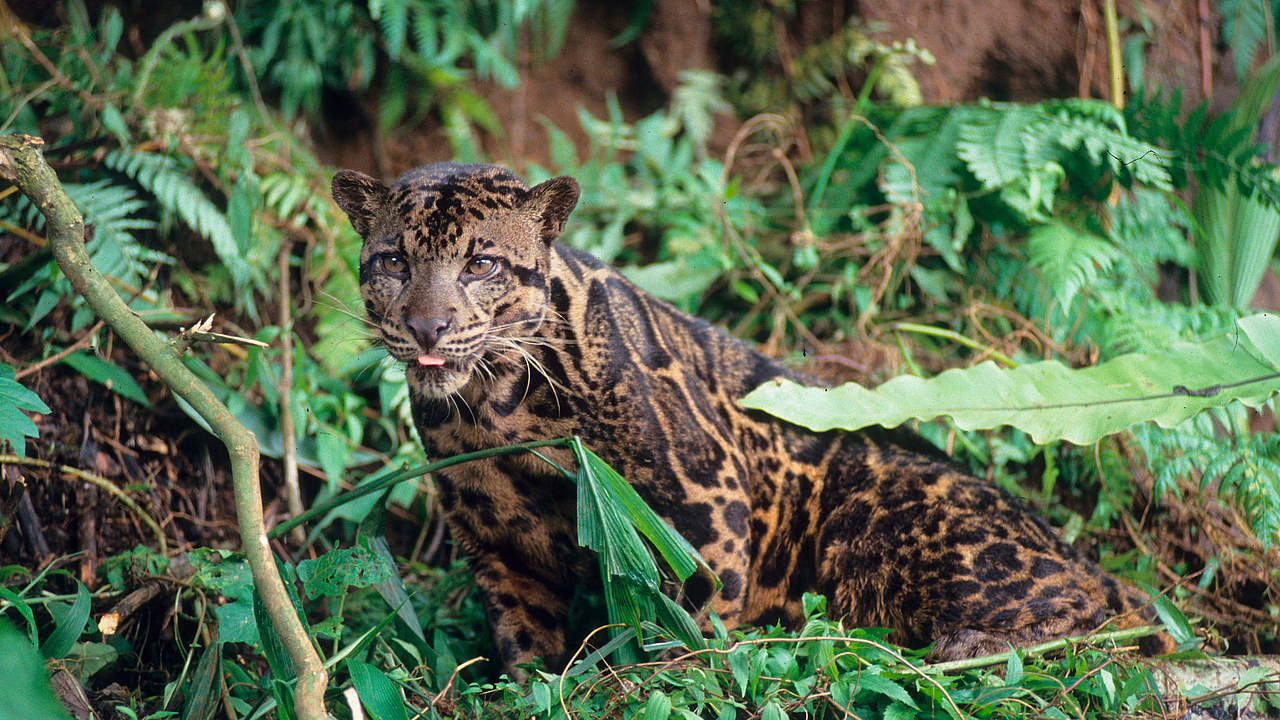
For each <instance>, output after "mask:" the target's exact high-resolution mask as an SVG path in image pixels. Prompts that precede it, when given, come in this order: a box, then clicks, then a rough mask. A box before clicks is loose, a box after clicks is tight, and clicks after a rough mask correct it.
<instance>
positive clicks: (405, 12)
mask: <svg viewBox="0 0 1280 720" xmlns="http://www.w3.org/2000/svg"><path fill="white" fill-rule="evenodd" d="M369 14H370V15H371V16H372V17H373V19H374V20H377V21H378V26H379V27H381V28H382V40H383V42H385V43H386V46H387V57H389V58H391V59H392V60H393V61H394V60H399V59H400V50H401V49H402V48H403V47H404V41H405V37H406V36H407V35H408V34H409V2H408V0H369Z"/></svg>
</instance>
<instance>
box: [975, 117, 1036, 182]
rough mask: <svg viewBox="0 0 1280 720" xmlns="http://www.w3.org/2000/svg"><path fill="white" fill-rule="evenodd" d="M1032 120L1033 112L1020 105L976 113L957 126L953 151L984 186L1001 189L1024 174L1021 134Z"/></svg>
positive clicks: (1025, 170) (1025, 167)
mask: <svg viewBox="0 0 1280 720" xmlns="http://www.w3.org/2000/svg"><path fill="white" fill-rule="evenodd" d="M1035 121H1036V113H1035V111H1034V110H1032V109H1030V108H1027V107H1024V106H1021V105H1011V106H1001V107H998V108H989V109H987V110H986V112H981V113H975V114H974V116H973V117H972V118H971V119H970V121H969V122H967V123H965V125H964V127H962V128H960V140H959V141H958V142H957V143H956V153H957V154H958V155H959V156H960V158H961V159H962V160H964V161H965V163H967V164H968V167H969V171H970V172H972V173H973V176H974V177H976V178H977V179H978V181H979V182H981V183H982V186H983V187H984V188H986V189H987V190H995V189H997V188H1000V187H1002V186H1004V185H1007V184H1009V183H1012V182H1014V181H1016V180H1017V179H1018V178H1019V177H1022V176H1023V175H1025V174H1026V173H1027V164H1026V160H1025V155H1024V146H1023V142H1022V136H1023V133H1025V132H1026V130H1027V128H1028V127H1029V126H1031V125H1032V123H1034V122H1035Z"/></svg>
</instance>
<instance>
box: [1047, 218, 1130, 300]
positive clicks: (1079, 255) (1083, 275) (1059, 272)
mask: <svg viewBox="0 0 1280 720" xmlns="http://www.w3.org/2000/svg"><path fill="white" fill-rule="evenodd" d="M1027 255H1028V259H1029V260H1030V261H1031V265H1032V266H1033V267H1035V268H1037V269H1039V270H1040V272H1041V274H1042V275H1043V276H1044V281H1045V284H1046V285H1047V286H1048V288H1049V290H1050V292H1052V293H1053V294H1054V296H1055V297H1056V298H1057V300H1058V303H1059V304H1060V305H1061V306H1062V307H1063V308H1066V307H1070V305H1071V301H1072V300H1074V299H1075V296H1076V293H1078V292H1079V291H1080V289H1081V288H1083V287H1086V286H1089V285H1092V284H1093V283H1094V282H1096V281H1097V279H1098V274H1099V273H1100V272H1105V271H1107V270H1109V269H1110V268H1111V265H1112V264H1113V263H1114V262H1115V261H1116V258H1117V256H1118V253H1117V251H1116V248H1115V246H1114V245H1112V244H1111V243H1109V242H1107V241H1106V240H1103V239H1102V238H1100V237H1098V236H1097V235H1094V234H1092V233H1088V232H1085V231H1083V230H1077V229H1075V228H1073V227H1071V226H1069V225H1066V224H1064V223H1061V222H1056V221H1055V222H1051V223H1047V224H1045V225H1040V226H1038V227H1036V228H1035V229H1034V230H1032V231H1031V236H1030V237H1029V238H1028V239H1027Z"/></svg>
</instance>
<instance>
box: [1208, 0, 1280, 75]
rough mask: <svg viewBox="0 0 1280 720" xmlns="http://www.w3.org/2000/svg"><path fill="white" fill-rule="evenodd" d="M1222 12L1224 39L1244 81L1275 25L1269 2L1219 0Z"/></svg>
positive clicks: (1219, 9)
mask: <svg viewBox="0 0 1280 720" xmlns="http://www.w3.org/2000/svg"><path fill="white" fill-rule="evenodd" d="M1218 12H1220V13H1222V39H1223V40H1224V41H1225V42H1226V43H1227V45H1228V46H1229V47H1230V48H1231V56H1232V59H1233V60H1234V61H1235V68H1236V77H1237V78H1241V79H1243V78H1244V77H1245V75H1246V74H1247V73H1248V72H1249V67H1250V66H1251V65H1252V64H1253V59H1254V57H1255V56H1256V55H1257V54H1258V49H1259V48H1260V47H1261V46H1262V45H1263V43H1264V42H1265V41H1266V39H1267V29H1268V26H1269V25H1270V24H1271V23H1272V22H1274V20H1273V18H1272V17H1271V2H1270V1H1269V0H1218Z"/></svg>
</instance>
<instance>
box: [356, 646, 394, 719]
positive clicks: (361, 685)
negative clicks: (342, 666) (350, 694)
mask: <svg viewBox="0 0 1280 720" xmlns="http://www.w3.org/2000/svg"><path fill="white" fill-rule="evenodd" d="M347 672H349V673H350V674H351V684H352V685H354V686H355V688H356V694H357V695H359V696H360V702H361V703H362V704H364V709H365V710H368V711H369V715H370V716H371V717H373V719H374V720H408V717H409V716H408V713H406V712H405V709H404V700H403V699H402V698H401V697H400V691H399V690H397V689H396V686H395V683H393V682H391V680H390V679H389V678H388V677H387V676H386V674H385V673H383V672H382V671H381V670H379V669H378V668H376V667H374V666H372V665H370V664H369V663H365V662H360V661H358V660H348V661H347Z"/></svg>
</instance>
